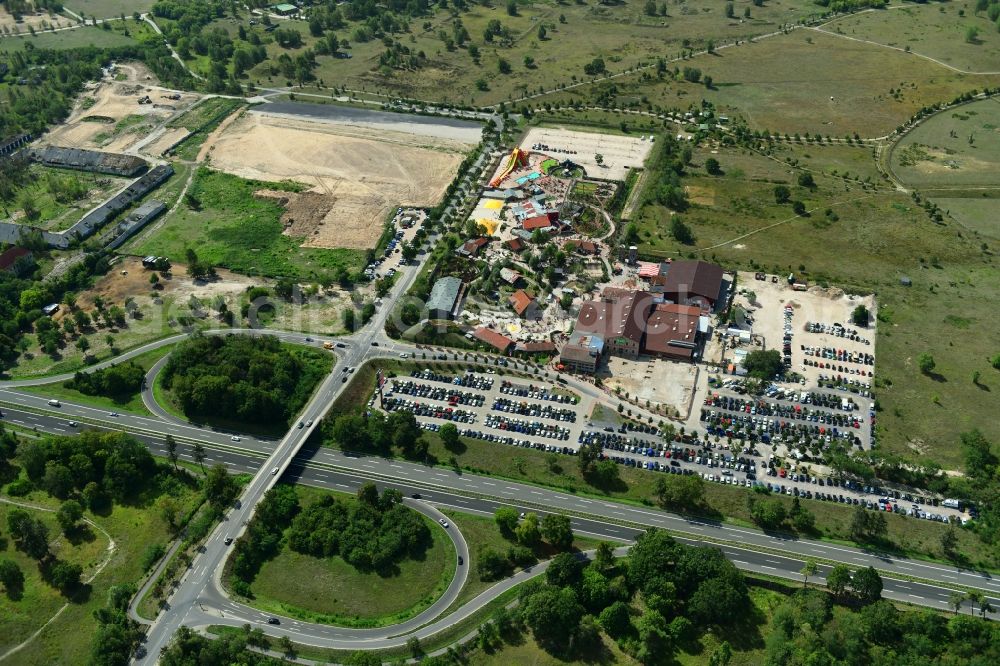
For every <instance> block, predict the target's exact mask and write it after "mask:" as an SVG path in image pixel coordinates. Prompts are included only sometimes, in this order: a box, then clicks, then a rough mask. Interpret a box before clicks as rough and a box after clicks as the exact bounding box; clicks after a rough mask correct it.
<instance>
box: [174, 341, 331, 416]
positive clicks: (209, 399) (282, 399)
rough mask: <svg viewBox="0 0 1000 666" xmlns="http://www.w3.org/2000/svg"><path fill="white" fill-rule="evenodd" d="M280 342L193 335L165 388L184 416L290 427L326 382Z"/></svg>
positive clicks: (177, 351)
mask: <svg viewBox="0 0 1000 666" xmlns="http://www.w3.org/2000/svg"><path fill="white" fill-rule="evenodd" d="M313 360H314V359H309V360H307V359H304V358H303V355H302V354H294V353H291V352H289V351H287V350H285V349H283V348H282V346H281V342H280V341H279V340H278V339H277V338H275V337H274V336H244V335H225V336H221V335H197V334H195V335H193V336H192V337H190V338H189V339H188V340H186V341H185V342H183V343H182V344H180V345H178V347H177V349H175V350H174V351H173V352H172V353H171V355H170V358H169V360H168V361H167V363H166V365H164V367H163V372H162V375H161V376H162V381H163V386H164V388H166V389H169V390H170V391H172V392H173V394H174V396H176V398H177V400H178V402H179V403H180V405H181V407H182V408H183V409H184V413H185V414H187V415H188V416H191V417H195V418H205V417H212V418H223V419H231V420H240V421H243V422H246V423H253V424H258V425H265V426H268V425H274V424H275V423H282V422H283V423H288V422H289V419H290V418H291V417H292V416H293V415H295V414H297V413H298V412H299V410H300V409H301V408H302V406H303V405H304V404H305V402H306V400H308V399H309V395H310V394H311V393H312V389H313V387H314V386H315V385H316V383H317V382H318V381H319V380H320V379H321V378H322V376H323V373H324V369H323V367H322V366H321V364H319V363H317V362H312V361H313Z"/></svg>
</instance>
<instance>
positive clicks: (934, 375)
mask: <svg viewBox="0 0 1000 666" xmlns="http://www.w3.org/2000/svg"><path fill="white" fill-rule="evenodd" d="M924 375H925V376H927V377H928V378H929V379H931V380H933V381H935V382H937V383H938V384H944V383H945V382H947V381H948V379H947V378H946V377H945V376H944V375H942V374H941V373H940V372H925V373H924Z"/></svg>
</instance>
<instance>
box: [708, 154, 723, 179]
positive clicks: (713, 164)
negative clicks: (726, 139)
mask: <svg viewBox="0 0 1000 666" xmlns="http://www.w3.org/2000/svg"><path fill="white" fill-rule="evenodd" d="M705 171H706V172H707V173H708V175H709V176H718V175H719V174H720V173H722V167H721V166H719V160H717V159H715V158H714V157H709V158H708V159H707V160H705Z"/></svg>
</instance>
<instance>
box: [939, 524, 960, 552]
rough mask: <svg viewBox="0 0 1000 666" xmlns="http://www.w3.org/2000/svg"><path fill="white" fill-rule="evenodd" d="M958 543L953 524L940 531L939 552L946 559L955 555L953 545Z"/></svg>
mask: <svg viewBox="0 0 1000 666" xmlns="http://www.w3.org/2000/svg"><path fill="white" fill-rule="evenodd" d="M957 545H958V533H957V532H956V531H955V527H954V526H950V527H949V528H948V529H946V530H945V531H944V532H942V533H941V552H942V553H943V554H944V556H945V557H946V558H947V559H949V560H950V559H953V558H954V557H955V555H956V553H955V546H957Z"/></svg>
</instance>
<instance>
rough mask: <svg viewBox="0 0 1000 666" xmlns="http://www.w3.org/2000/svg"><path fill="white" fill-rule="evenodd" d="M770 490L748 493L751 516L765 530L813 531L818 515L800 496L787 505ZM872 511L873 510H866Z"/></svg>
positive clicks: (748, 507) (748, 506)
mask: <svg viewBox="0 0 1000 666" xmlns="http://www.w3.org/2000/svg"><path fill="white" fill-rule="evenodd" d="M769 495H770V492H769V491H767V490H766V489H765V490H764V492H754V493H751V494H749V495H747V509H748V510H749V512H750V518H751V519H753V522H754V523H756V524H757V525H760V526H761V527H762V528H764V529H765V530H776V529H783V528H788V527H791V528H792V529H794V530H796V531H798V532H811V531H812V530H813V528H814V527H815V525H816V516H815V514H813V512H812V511H810V510H809V509H807V508H805V507H804V506H803V505H802V503H801V502H800V501H799V498H798V497H793V498H792V502H791V506H790V507H786V506H785V501H784V499H783V498H781V497H770V496H769ZM865 513H871V512H865Z"/></svg>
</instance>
